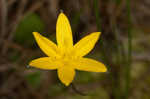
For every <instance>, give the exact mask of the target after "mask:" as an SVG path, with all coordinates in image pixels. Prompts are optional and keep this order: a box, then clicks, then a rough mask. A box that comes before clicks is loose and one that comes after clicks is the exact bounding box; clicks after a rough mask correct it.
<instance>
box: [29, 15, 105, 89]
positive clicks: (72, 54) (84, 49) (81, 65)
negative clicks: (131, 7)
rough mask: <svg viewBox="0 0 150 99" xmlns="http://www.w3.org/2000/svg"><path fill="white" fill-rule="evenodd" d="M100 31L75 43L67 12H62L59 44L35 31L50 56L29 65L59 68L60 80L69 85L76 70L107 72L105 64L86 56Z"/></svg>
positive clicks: (57, 28) (58, 34)
mask: <svg viewBox="0 0 150 99" xmlns="http://www.w3.org/2000/svg"><path fill="white" fill-rule="evenodd" d="M100 34H101V33H100V32H94V33H91V34H90V35H88V36H86V37H84V38H83V39H81V40H80V41H79V42H77V43H76V44H75V45H73V38H72V30H71V27H70V23H69V21H68V19H67V17H66V16H65V14H63V13H60V14H59V16H58V20H57V24H56V37H57V45H56V44H55V43H53V42H52V41H50V40H48V39H47V38H46V37H43V36H42V35H40V34H39V33H37V32H33V35H34V37H35V39H36V42H37V43H38V45H39V47H40V48H41V50H42V51H43V52H44V53H45V54H46V55H47V56H48V57H42V58H38V59H35V60H33V61H31V62H30V63H29V66H32V67H36V68H39V69H45V70H55V69H57V73H58V77H59V79H60V81H61V82H62V83H63V84H65V85H66V86H68V85H69V84H70V83H71V82H72V81H73V79H74V76H75V70H81V71H90V72H106V71H107V68H106V67H105V65H104V64H102V63H100V62H98V61H96V60H93V59H90V58H84V57H83V56H85V55H86V54H88V53H89V52H90V51H91V50H92V49H93V47H94V46H95V44H96V42H97V40H98V38H99V36H100Z"/></svg>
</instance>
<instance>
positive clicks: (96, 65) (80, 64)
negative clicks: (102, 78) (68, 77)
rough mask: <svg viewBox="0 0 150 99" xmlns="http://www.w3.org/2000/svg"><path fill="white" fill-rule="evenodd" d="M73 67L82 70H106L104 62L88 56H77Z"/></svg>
mask: <svg viewBox="0 0 150 99" xmlns="http://www.w3.org/2000/svg"><path fill="white" fill-rule="evenodd" d="M75 68H76V69H77V70H82V71H90V72H106V71H107V68H106V66H105V65H104V64H102V63H100V62H98V61H96V60H93V59H89V58H79V59H77V60H76V63H75Z"/></svg>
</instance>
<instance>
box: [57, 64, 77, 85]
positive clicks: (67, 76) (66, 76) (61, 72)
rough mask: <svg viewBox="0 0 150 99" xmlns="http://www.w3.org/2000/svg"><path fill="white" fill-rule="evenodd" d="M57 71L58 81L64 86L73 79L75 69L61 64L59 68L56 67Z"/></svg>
mask: <svg viewBox="0 0 150 99" xmlns="http://www.w3.org/2000/svg"><path fill="white" fill-rule="evenodd" d="M57 72H58V77H59V79H60V81H61V82H62V83H63V84H65V85H66V86H69V84H70V83H71V82H72V81H73V79H74V76H75V70H74V69H73V68H69V67H68V66H62V67H61V68H58V70H57Z"/></svg>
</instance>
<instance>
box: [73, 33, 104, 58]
mask: <svg viewBox="0 0 150 99" xmlns="http://www.w3.org/2000/svg"><path fill="white" fill-rule="evenodd" d="M100 34H101V33H100V32H94V33H91V34H90V35H88V36H86V37H84V38H83V39H81V40H80V41H79V42H77V43H76V44H75V46H74V49H73V52H72V53H73V54H75V56H80V57H82V56H85V55H86V54H88V53H89V52H90V51H91V50H92V49H93V47H94V46H95V44H96V42H97V40H98V38H99V35H100Z"/></svg>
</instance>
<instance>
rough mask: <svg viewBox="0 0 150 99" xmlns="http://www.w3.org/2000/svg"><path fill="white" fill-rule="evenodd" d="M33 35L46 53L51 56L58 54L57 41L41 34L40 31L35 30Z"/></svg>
mask: <svg viewBox="0 0 150 99" xmlns="http://www.w3.org/2000/svg"><path fill="white" fill-rule="evenodd" d="M33 35H34V37H35V39H36V41H37V44H38V45H39V47H40V48H41V50H42V51H43V52H44V53H46V54H47V55H48V56H51V57H55V56H58V51H57V50H58V48H57V46H56V44H55V43H53V42H52V41H50V40H48V39H47V38H46V37H44V36H42V35H40V34H39V33H38V32H33Z"/></svg>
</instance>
